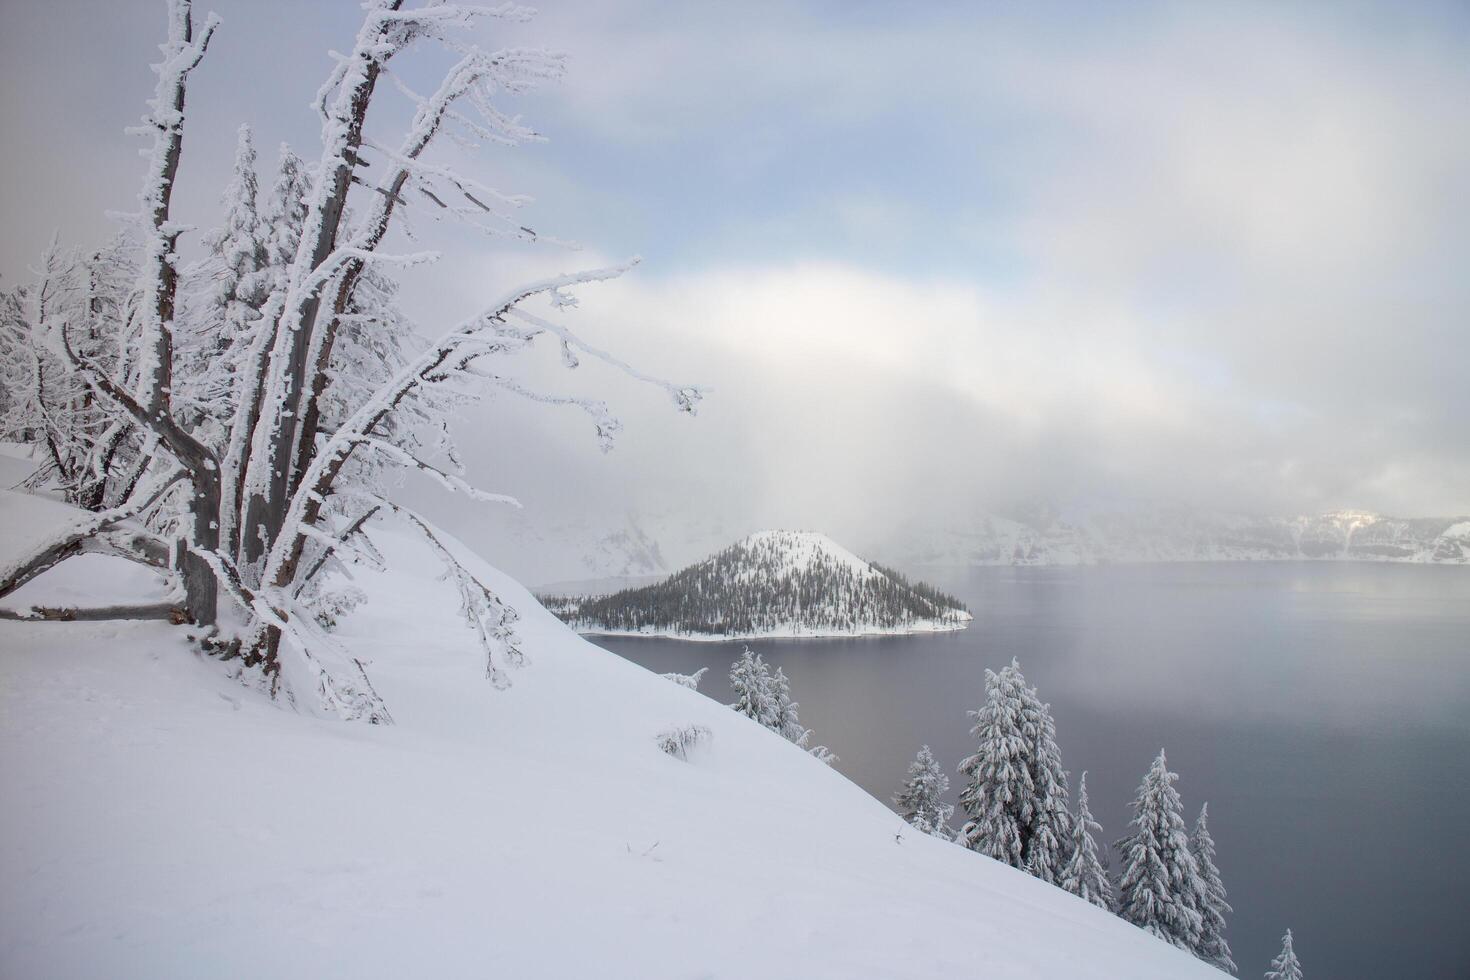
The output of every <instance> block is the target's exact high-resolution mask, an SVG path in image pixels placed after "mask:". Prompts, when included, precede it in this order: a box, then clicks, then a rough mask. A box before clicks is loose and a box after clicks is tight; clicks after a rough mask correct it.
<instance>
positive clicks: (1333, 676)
mask: <svg viewBox="0 0 1470 980" xmlns="http://www.w3.org/2000/svg"><path fill="white" fill-rule="evenodd" d="M925 578H926V579H929V580H931V581H934V582H935V584H937V585H939V586H940V587H942V588H944V589H946V590H948V591H952V592H954V593H955V594H957V595H959V596H960V597H961V598H963V599H965V600H966V601H967V602H968V603H969V604H970V609H971V611H972V612H973V613H974V614H975V622H974V624H973V625H972V627H971V628H970V629H969V630H967V631H965V632H964V633H959V634H942V635H938V636H925V637H884V638H864V639H854V640H804V641H765V642H753V643H751V644H750V645H751V646H752V647H753V648H755V649H757V650H758V651H759V652H761V653H762V654H764V655H765V656H766V658H767V659H769V660H770V661H772V662H773V663H775V664H779V665H780V666H782V667H784V668H785V670H786V673H787V674H788V675H789V676H790V677H791V679H792V689H793V694H794V695H795V696H796V698H797V699H798V700H799V701H800V703H801V717H802V720H803V721H804V722H805V723H806V724H807V725H808V726H810V727H812V728H814V729H815V732H816V735H815V737H816V740H817V741H819V742H821V743H822V744H825V745H828V746H830V747H831V748H832V749H833V751H835V752H837V753H838V755H840V756H841V762H840V763H839V764H838V768H839V769H840V770H842V771H843V772H844V773H845V774H847V775H848V776H849V777H850V778H852V779H853V780H854V781H856V782H857V783H859V784H860V785H861V786H863V787H864V788H865V789H867V790H868V791H869V792H870V793H872V794H873V795H874V796H877V797H879V798H880V799H883V800H884V801H887V799H888V797H889V796H890V795H891V794H892V793H893V792H894V791H896V789H897V788H898V783H899V781H900V779H901V778H902V776H903V772H904V769H905V767H906V766H907V764H908V762H909V760H910V759H911V758H912V757H913V754H914V752H915V751H917V749H918V747H919V745H920V744H921V743H925V742H927V743H928V744H929V745H930V746H931V747H932V748H933V749H934V754H935V757H936V758H938V759H939V761H940V763H941V764H942V765H944V766H945V767H946V768H947V769H948V770H949V771H950V772H951V774H952V778H953V773H954V769H955V767H956V766H957V765H958V764H959V761H960V759H961V758H962V757H963V756H964V755H965V754H967V753H968V752H969V750H970V736H969V724H970V723H969V721H968V719H967V716H966V711H967V710H969V709H972V708H975V707H977V706H978V704H979V702H980V699H981V696H982V692H983V685H984V672H985V669H986V668H987V667H988V668H995V667H998V666H1000V665H1001V664H1003V663H1005V662H1007V661H1009V660H1010V659H1011V658H1012V657H1017V658H1019V659H1020V661H1021V665H1022V668H1023V669H1024V670H1025V672H1026V677H1027V679H1028V680H1029V681H1030V682H1031V683H1033V684H1035V685H1036V686H1037V687H1039V688H1040V691H1041V695H1042V697H1043V698H1044V699H1045V700H1047V701H1050V702H1051V703H1052V709H1053V713H1054V714H1055V715H1056V721H1057V732H1058V737H1059V739H1060V741H1061V747H1062V753H1063V761H1064V763H1065V764H1066V766H1067V768H1068V769H1070V770H1071V771H1072V772H1073V774H1074V783H1075V775H1076V773H1078V772H1080V771H1081V770H1083V769H1086V770H1088V771H1089V772H1090V775H1089V777H1088V780H1087V785H1088V790H1089V793H1090V795H1091V796H1092V802H1093V810H1094V812H1095V813H1096V815H1097V816H1098V818H1099V820H1100V821H1101V822H1102V823H1103V829H1104V832H1105V834H1106V836H1107V837H1108V839H1109V840H1111V839H1113V838H1115V837H1118V836H1121V835H1122V832H1123V830H1124V823H1125V821H1126V820H1127V817H1128V810H1127V803H1128V801H1129V800H1130V799H1131V798H1132V792H1133V789H1134V787H1135V786H1136V785H1137V783H1138V780H1139V778H1140V777H1141V776H1142V775H1143V772H1144V770H1145V769H1146V768H1147V766H1148V763H1149V762H1150V761H1151V760H1152V758H1153V755H1154V754H1155V753H1156V752H1157V751H1158V749H1159V747H1160V746H1161V745H1162V746H1165V747H1167V749H1168V751H1169V761H1170V763H1171V766H1172V767H1174V768H1176V769H1177V770H1178V771H1179V772H1180V773H1181V774H1182V775H1181V778H1180V782H1179V788H1180V791H1181V793H1182V794H1183V796H1184V799H1185V804H1186V806H1187V807H1188V808H1189V809H1190V811H1191V812H1190V814H1189V817H1190V819H1191V820H1192V819H1193V816H1194V813H1193V811H1195V810H1197V808H1198V806H1199V804H1200V803H1202V802H1204V801H1206V800H1208V801H1209V803H1210V818H1211V819H1210V827H1211V830H1213V831H1214V833H1215V838H1216V841H1217V843H1218V845H1219V848H1220V864H1221V868H1222V869H1223V871H1224V874H1225V876H1226V879H1225V881H1226V887H1227V888H1229V890H1230V898H1231V902H1232V904H1234V906H1235V908H1236V914H1235V916H1234V917H1233V918H1232V919H1231V934H1230V938H1231V942H1232V944H1233V945H1234V948H1235V952H1236V956H1235V959H1236V962H1237V963H1239V964H1240V967H1241V972H1242V975H1246V976H1250V975H1257V974H1259V973H1260V972H1261V971H1262V970H1264V968H1265V965H1266V962H1267V961H1268V960H1269V958H1270V957H1271V956H1272V955H1274V953H1275V952H1276V949H1277V945H1278V943H1279V939H1280V935H1281V933H1282V932H1283V931H1284V930H1285V929H1286V927H1287V926H1291V928H1292V929H1293V931H1294V933H1295V935H1296V937H1297V948H1298V950H1299V952H1300V954H1301V955H1302V957H1303V961H1304V963H1307V964H1309V965H1310V967H1311V970H1312V973H1313V974H1315V975H1318V976H1333V977H1337V978H1342V980H1346V978H1350V977H1384V976H1401V977H1410V976H1412V977H1455V978H1465V977H1470V932H1467V930H1465V929H1464V926H1463V922H1462V919H1463V916H1464V909H1465V900H1464V896H1463V883H1464V882H1466V881H1470V842H1467V836H1466V829H1465V819H1464V815H1465V814H1466V813H1470V569H1465V568H1444V567H1423V566H1410V565H1375V564H1337V563H1321V564H1312V563H1300V564H1298V563H1281V564H1278V563H1259V564H1256V563H1216V564H1197V565H1134V566H1112V567H1099V568H985V569H966V570H958V571H955V572H953V573H950V574H935V573H932V572H929V573H926V575H925ZM597 642H598V643H600V644H601V645H603V646H605V647H607V648H608V649H610V650H613V651H615V652H617V653H619V654H621V655H623V656H625V657H627V658H628V659H630V660H633V661H635V662H637V663H640V664H643V665H644V666H647V667H649V668H650V669H653V670H656V671H661V672H662V671H671V670H677V671H680V672H685V673H687V672H691V671H693V670H697V669H698V668H699V667H702V666H711V667H713V669H712V670H711V671H710V673H709V674H708V675H706V677H705V680H704V683H703V685H702V686H701V689H702V690H703V692H704V693H706V694H708V695H710V696H711V697H714V698H717V699H719V700H722V701H729V700H730V697H729V688H728V685H727V683H726V679H725V672H726V668H727V667H728V665H729V663H730V661H731V660H733V659H734V657H735V655H736V654H737V653H738V652H739V649H740V644H738V643H737V644H703V643H679V642H677V641H666V640H664V641H661V640H645V639H614V638H599V639H597ZM954 781H955V783H956V785H955V787H954V792H955V794H957V793H958V789H959V787H958V779H955V780H954Z"/></svg>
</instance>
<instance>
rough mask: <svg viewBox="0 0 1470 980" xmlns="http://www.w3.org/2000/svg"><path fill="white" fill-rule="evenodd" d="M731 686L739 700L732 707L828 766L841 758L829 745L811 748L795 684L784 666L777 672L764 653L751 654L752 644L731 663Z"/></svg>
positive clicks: (809, 730) (808, 732) (808, 729)
mask: <svg viewBox="0 0 1470 980" xmlns="http://www.w3.org/2000/svg"><path fill="white" fill-rule="evenodd" d="M730 689H731V690H732V691H734V692H735V703H734V704H732V705H730V707H732V708H734V709H735V710H736V711H738V712H740V713H741V714H742V715H745V716H746V717H747V718H752V719H754V720H755V721H756V722H758V723H759V724H761V725H764V726H765V727H766V728H769V729H770V730H771V731H773V732H775V733H777V734H778V735H780V736H781V737H782V738H784V739H786V740H787V741H789V742H791V743H792V744H793V745H796V746H797V747H799V748H803V749H806V750H807V751H808V752H810V753H811V754H812V755H814V756H816V757H817V758H818V759H821V760H822V761H823V762H825V763H826V764H827V765H829V766H830V765H832V764H833V763H834V762H836V761H837V756H835V755H833V754H832V750H831V749H829V748H827V747H826V746H825V745H818V746H816V747H814V748H808V747H807V743H808V742H809V741H810V740H811V736H812V731H811V729H810V728H804V727H802V724H801V719H800V718H799V717H798V716H797V709H798V708H799V707H800V705H799V704H797V703H796V702H795V701H793V700H791V683H790V682H789V681H788V680H787V679H786V672H785V671H784V670H782V669H781V668H780V667H777V668H776V669H775V671H774V672H773V671H772V670H771V668H770V666H769V665H768V664H767V663H766V662H765V661H764V660H762V659H761V656H760V654H758V653H751V651H750V647H746V648H745V650H744V652H742V653H741V654H740V659H739V660H737V661H735V662H734V663H733V664H731V665H730Z"/></svg>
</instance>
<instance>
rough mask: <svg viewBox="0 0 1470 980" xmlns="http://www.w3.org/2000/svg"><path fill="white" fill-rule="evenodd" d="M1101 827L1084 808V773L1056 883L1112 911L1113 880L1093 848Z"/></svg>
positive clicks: (1085, 788) (1085, 774)
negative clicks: (1067, 851)
mask: <svg viewBox="0 0 1470 980" xmlns="http://www.w3.org/2000/svg"><path fill="white" fill-rule="evenodd" d="M1101 833H1102V827H1101V826H1100V825H1099V824H1098V822H1097V821H1096V820H1094V819H1093V818H1092V811H1091V810H1089V809H1088V808H1087V773H1085V772H1084V773H1083V774H1082V778H1081V779H1080V780H1078V782H1077V814H1076V816H1075V817H1074V818H1073V820H1072V842H1071V848H1070V850H1071V856H1070V857H1068V858H1067V864H1066V866H1065V867H1063V868H1062V873H1061V876H1060V878H1058V880H1057V885H1058V886H1059V887H1060V888H1063V889H1065V890H1066V891H1069V892H1071V893H1072V894H1073V895H1076V896H1077V897H1078V898H1081V899H1085V900H1086V901H1089V902H1091V903H1092V904H1093V905H1096V906H1097V907H1098V908H1101V909H1107V910H1108V911H1110V912H1111V911H1113V883H1112V882H1111V881H1110V880H1108V872H1107V868H1106V867H1104V866H1103V862H1102V859H1101V857H1100V856H1099V854H1098V851H1097V838H1096V836H1094V835H1095V834H1101Z"/></svg>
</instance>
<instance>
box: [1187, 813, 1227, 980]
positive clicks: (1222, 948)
mask: <svg viewBox="0 0 1470 980" xmlns="http://www.w3.org/2000/svg"><path fill="white" fill-rule="evenodd" d="M1209 814H1210V805H1209V804H1208V803H1206V804H1204V805H1203V806H1201V807H1200V808H1199V817H1198V818H1197V819H1196V820H1195V822H1194V830H1193V832H1191V833H1190V835H1189V850H1190V852H1191V853H1192V854H1194V861H1195V864H1197V865H1199V873H1200V878H1201V879H1202V880H1203V882H1204V902H1203V904H1202V906H1201V907H1200V915H1201V921H1200V938H1199V946H1197V947H1196V948H1195V955H1196V956H1198V957H1199V958H1200V959H1202V960H1204V961H1205V962H1206V963H1209V964H1211V965H1212V966H1216V967H1219V968H1220V969H1221V970H1224V971H1225V972H1226V973H1234V972H1235V961H1234V960H1233V959H1231V958H1230V943H1229V942H1227V941H1226V939H1225V916H1226V915H1227V914H1228V913H1230V912H1232V911H1234V909H1232V908H1231V907H1230V903H1229V902H1227V901H1226V900H1225V883H1224V882H1223V881H1221V880H1220V869H1219V868H1218V867H1216V866H1215V839H1214V838H1213V837H1211V836H1210V827H1209Z"/></svg>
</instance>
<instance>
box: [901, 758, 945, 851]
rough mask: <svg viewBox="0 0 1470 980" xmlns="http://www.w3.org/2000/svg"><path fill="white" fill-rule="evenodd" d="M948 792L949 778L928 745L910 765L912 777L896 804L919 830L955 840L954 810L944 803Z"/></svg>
mask: <svg viewBox="0 0 1470 980" xmlns="http://www.w3.org/2000/svg"><path fill="white" fill-rule="evenodd" d="M948 792H949V777H948V776H946V775H945V774H944V770H943V769H941V768H940V767H939V763H937V762H935V761H934V754H933V753H932V752H930V751H929V746H927V745H925V746H923V747H922V748H920V749H919V754H918V755H916V756H915V757H914V761H913V762H910V763H909V774H908V778H907V779H905V780H904V784H903V789H902V790H900V791H899V793H898V795H897V796H895V797H894V798H893V802H894V804H895V805H896V806H897V807H898V812H899V815H900V816H902V817H903V818H904V819H905V820H907V821H908V823H909V826H911V827H913V828H914V829H915V830H918V831H920V832H922V833H925V834H930V835H932V836H934V837H938V838H939V839H940V840H953V839H954V831H952V830H951V829H950V827H949V818H950V815H951V814H953V813H954V807H953V806H952V805H951V804H949V803H946V802H944V794H945V793H948Z"/></svg>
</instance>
